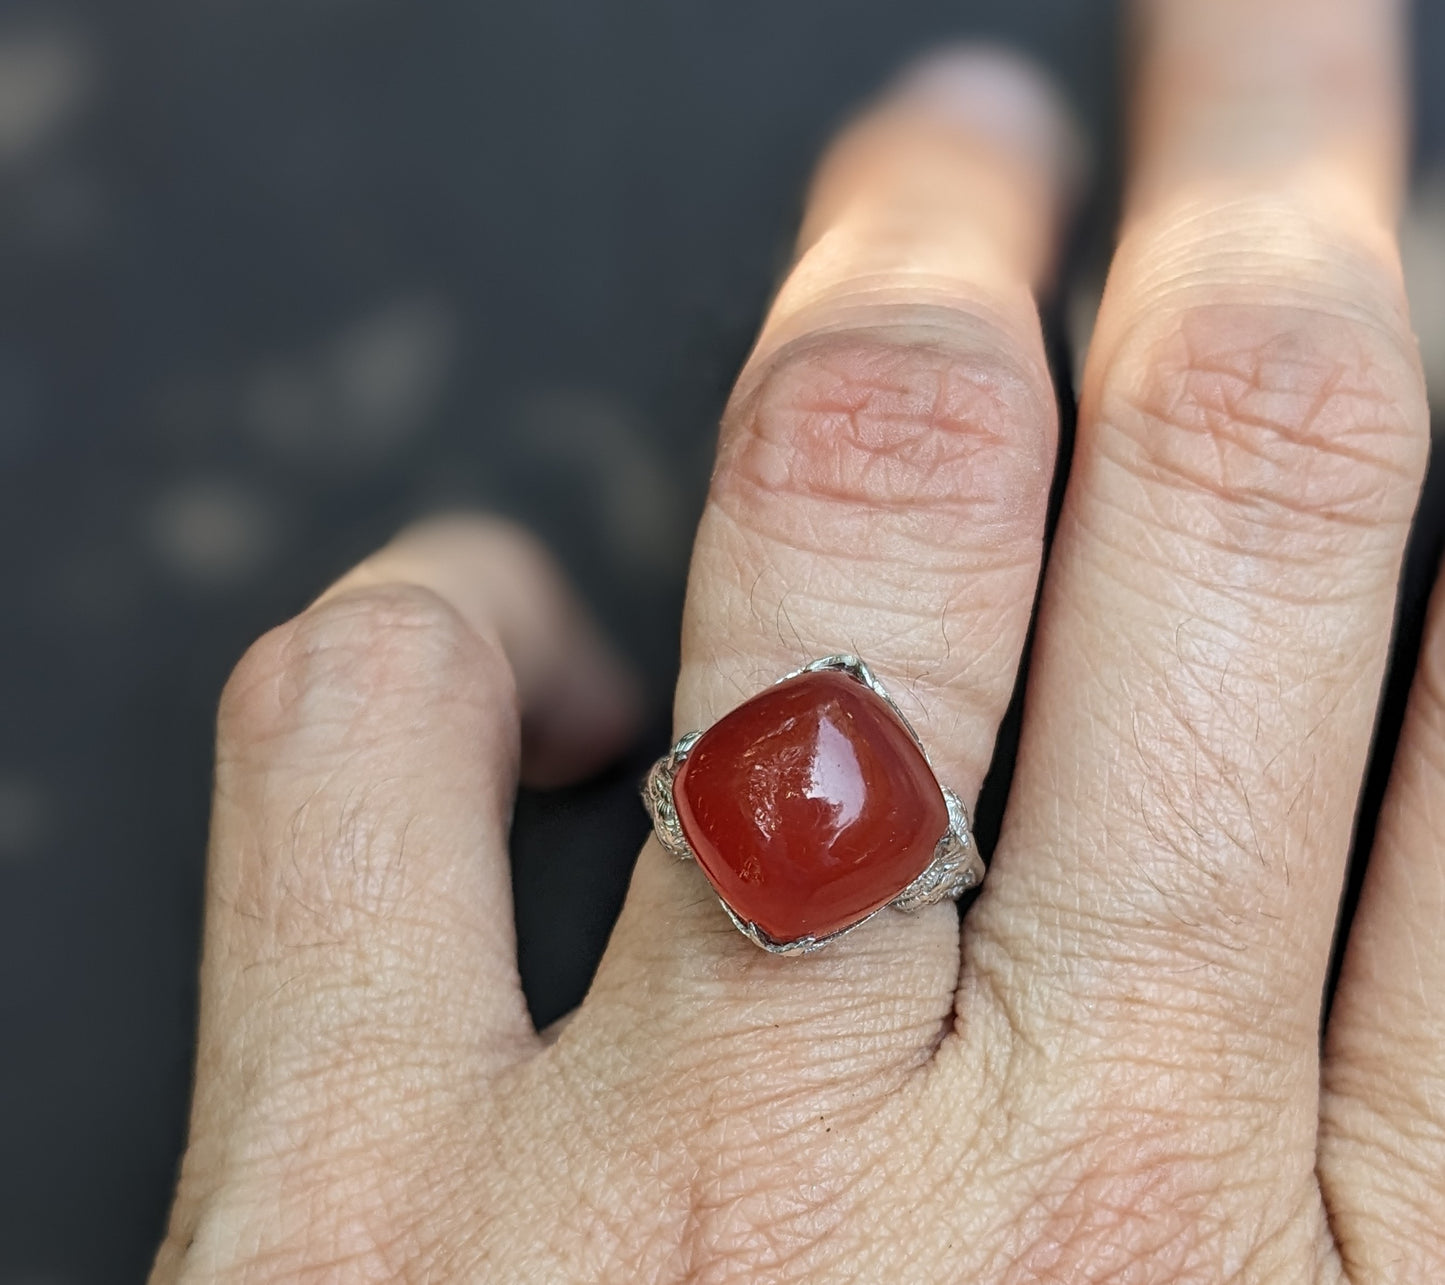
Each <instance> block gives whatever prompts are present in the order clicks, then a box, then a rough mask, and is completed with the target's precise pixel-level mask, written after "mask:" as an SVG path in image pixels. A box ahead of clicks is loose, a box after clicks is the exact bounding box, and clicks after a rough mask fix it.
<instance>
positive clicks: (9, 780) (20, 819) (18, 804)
mask: <svg viewBox="0 0 1445 1285" xmlns="http://www.w3.org/2000/svg"><path fill="white" fill-rule="evenodd" d="M53 815H54V810H53V809H52V808H51V806H50V800H49V798H48V797H47V795H46V791H45V789H44V787H43V786H42V785H41V784H40V783H39V782H38V781H36V780H33V779H32V778H30V777H24V776H12V775H9V774H7V773H0V862H6V863H8V862H18V861H26V860H29V859H30V858H32V857H35V856H37V855H39V850H40V848H41V847H42V846H43V845H44V843H45V841H46V839H47V838H48V837H49V833H50V829H51V821H52V819H53Z"/></svg>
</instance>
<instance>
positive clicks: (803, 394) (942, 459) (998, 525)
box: [714, 328, 1055, 543]
mask: <svg viewBox="0 0 1445 1285" xmlns="http://www.w3.org/2000/svg"><path fill="white" fill-rule="evenodd" d="M1054 425H1055V411H1054V405H1053V399H1052V394H1051V390H1050V388H1049V384H1048V380H1047V378H1046V376H1045V375H1044V374H1043V372H1042V370H1041V369H1040V368H1038V367H1037V363H1035V362H1033V361H1032V360H1030V359H1029V358H1028V356H1027V355H1026V354H1024V353H1022V352H1017V353H1015V352H1014V350H1013V345H1012V344H1011V343H1009V342H1005V341H1002V340H1001V339H997V338H989V337H982V338H980V337H978V336H974V337H972V338H971V341H970V342H968V343H960V342H959V341H958V339H957V337H956V336H948V337H946V338H940V337H939V336H938V334H937V333H936V332H932V333H924V332H919V331H915V330H909V331H902V330H898V331H894V330H890V329H888V328H875V329H868V330H857V331H844V332H838V333H834V334H828V335H813V336H810V337H807V338H805V339H803V340H799V341H797V342H795V343H793V344H790V345H788V346H787V347H785V348H784V349H783V350H782V351H781V352H780V353H779V354H777V355H776V356H775V357H773V358H772V359H771V360H770V361H769V362H768V364H767V365H766V367H765V368H764V369H763V370H762V371H761V372H760V373H759V374H758V376H757V377H756V378H755V379H751V380H749V381H748V385H747V388H746V391H742V392H740V394H739V395H738V396H737V397H736V398H735V399H734V403H733V405H732V406H731V407H730V408H729V412H728V416H727V421H726V428H725V432H724V442H723V447H722V451H721V454H720V463H719V470H718V475H717V479H716V481H715V485H714V494H715V496H717V497H718V498H719V499H720V500H721V501H722V502H723V503H724V504H725V505H726V506H727V507H728V509H729V511H730V512H731V513H732V515H733V516H735V517H737V518H739V519H740V520H741V521H742V523H743V524H744V525H746V526H749V527H753V528H756V527H758V525H759V524H760V523H768V522H773V521H778V520H782V519H784V518H785V517H786V515H785V514H783V513H782V512H781V510H782V509H783V508H784V507H785V506H780V505H778V504H776V503H775V501H776V499H777V498H778V497H779V496H787V497H789V499H791V500H793V501H794V502H795V503H794V504H792V505H789V506H786V508H787V509H788V510H789V511H790V512H791V513H793V514H801V518H800V520H801V521H802V522H804V523H806V524H808V526H809V527H810V529H812V530H814V531H817V530H818V529H819V528H820V527H822V528H825V529H827V530H828V532H829V534H836V531H837V528H838V526H839V525H840V524H842V525H844V526H846V525H847V524H848V523H849V522H850V521H856V520H857V516H858V514H859V513H860V512H862V513H865V514H867V515H868V517H869V518H870V519H877V518H880V517H883V518H887V519H889V520H893V521H896V522H898V523H901V524H905V525H908V524H921V525H923V526H926V527H929V528H932V529H933V530H934V536H933V539H934V540H935V541H936V542H939V543H944V542H949V541H951V540H952V538H953V536H954V535H955V534H957V532H958V530H959V528H960V526H963V525H965V524H966V529H967V531H968V532H969V535H970V537H971V539H972V540H975V541H976V540H977V539H978V537H979V535H980V533H981V532H982V533H985V534H987V533H988V532H990V531H991V532H994V533H996V535H997V537H998V539H999V540H1000V541H1003V542H1009V541H1013V540H1017V539H1020V538H1022V539H1026V540H1028V541H1029V542H1037V540H1038V539H1039V537H1040V534H1041V531H1042V525H1043V517H1044V509H1045V505H1046V502H1047V493H1048V488H1049V481H1050V475H1051V469H1052V462H1053V439H1054Z"/></svg>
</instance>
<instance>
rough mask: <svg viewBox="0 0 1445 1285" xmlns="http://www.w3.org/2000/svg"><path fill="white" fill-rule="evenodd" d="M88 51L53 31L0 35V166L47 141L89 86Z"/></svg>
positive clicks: (11, 161) (76, 107) (68, 116)
mask: <svg viewBox="0 0 1445 1285" xmlns="http://www.w3.org/2000/svg"><path fill="white" fill-rule="evenodd" d="M91 73H92V68H91V59H90V57H89V51H88V50H87V49H85V48H84V47H83V46H82V44H81V42H80V41H79V40H78V39H77V38H76V37H75V36H74V35H73V34H66V33H62V32H58V31H31V32H13V33H11V34H9V35H3V36H0V165H13V164H14V163H16V162H17V161H21V160H24V159H26V158H27V157H29V156H31V155H33V154H34V153H35V152H37V151H39V150H40V149H41V148H43V147H45V146H46V145H48V144H49V143H51V142H52V141H53V140H54V139H55V137H56V136H57V135H58V134H59V132H60V131H61V130H62V129H63V128H64V127H65V126H66V125H67V124H68V123H69V122H70V120H71V119H72V118H73V117H74V115H75V113H76V112H77V110H78V109H79V108H80V106H81V104H82V103H83V102H84V100H85V97H86V95H87V93H88V92H89V89H90V84H91V79H92V74H91Z"/></svg>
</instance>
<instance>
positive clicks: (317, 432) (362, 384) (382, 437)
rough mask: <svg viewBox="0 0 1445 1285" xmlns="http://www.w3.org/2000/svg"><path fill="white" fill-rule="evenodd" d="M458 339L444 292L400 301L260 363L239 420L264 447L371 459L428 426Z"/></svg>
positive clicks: (338, 459)
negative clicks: (307, 346) (302, 349)
mask: <svg viewBox="0 0 1445 1285" xmlns="http://www.w3.org/2000/svg"><path fill="white" fill-rule="evenodd" d="M455 348H456V327H455V323H454V321H453V318H452V315H451V313H450V311H449V310H448V309H447V308H446V307H445V306H444V305H443V304H442V303H441V302H440V301H439V300H436V299H433V298H412V299H407V300H403V301H401V302H399V303H395V304H392V305H390V306H388V307H385V308H382V309H380V310H378V311H376V312H374V313H372V314H370V315H369V316H365V317H362V318H361V319H360V320H358V321H356V322H353V323H352V324H350V325H349V326H347V327H346V328H345V329H343V330H342V331H341V332H340V333H338V334H336V335H335V336H333V337H332V338H331V339H330V340H328V341H326V342H324V343H323V344H321V345H320V346H319V348H318V350H317V351H315V352H313V353H310V354H305V355H302V356H299V357H293V358H289V359H283V360H275V361H271V362H269V363H267V364H265V365H264V366H262V367H261V368H260V369H259V370H257V371H256V372H255V373H254V374H253V375H252V376H251V378H250V379H249V381H248V382H247V385H246V387H245V389H244V392H243V395H242V416H243V420H244V422H245V424H246V427H247V428H248V430H249V431H250V432H251V434H252V435H253V436H254V437H255V439H256V440H257V441H258V442H260V443H261V444H262V445H263V446H265V447H266V448H267V449H268V450H271V451H274V452H276V453H278V454H281V455H286V456H290V457H291V458H293V459H314V460H318V461H321V462H323V463H325V464H326V465H327V466H328V467H336V466H342V467H346V466H353V467H354V466H356V465H357V464H370V463H375V462H377V461H379V460H382V459H385V458H387V457H388V456H389V455H390V454H391V453H392V452H393V451H394V450H395V449H397V448H398V447H399V446H401V445H402V444H403V443H404V442H406V441H407V440H409V439H410V438H411V437H413V436H414V435H415V434H416V433H417V432H419V431H421V430H422V429H424V428H425V427H426V425H427V423H428V421H429V420H430V419H431V417H432V415H433V414H434V413H435V411H436V407H437V404H438V402H439V401H440V399H441V397H442V394H443V393H444V392H445V390H446V384H447V380H448V378H449V376H450V373H451V368H452V360H453V355H454V352H455Z"/></svg>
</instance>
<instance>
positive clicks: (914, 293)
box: [564, 53, 1064, 1070]
mask: <svg viewBox="0 0 1445 1285" xmlns="http://www.w3.org/2000/svg"><path fill="white" fill-rule="evenodd" d="M985 90H986V91H987V92H985ZM980 102H986V103H990V104H991V105H992V108H993V109H995V110H999V109H1002V110H1001V115H1002V116H1003V118H1004V119H1005V120H1007V121H1008V122H1009V127H1008V129H1007V130H1005V131H1003V132H995V130H994V127H993V120H994V117H993V116H992V115H990V114H989V113H988V112H985V111H984V110H982V109H981V107H980V106H979V104H980ZM1063 151H1064V143H1063V128H1062V124H1061V118H1060V116H1059V114H1058V109H1057V108H1056V107H1055V106H1054V104H1053V100H1052V98H1051V97H1050V96H1049V94H1048V92H1047V90H1046V89H1044V88H1043V87H1042V86H1041V85H1040V84H1039V83H1038V81H1037V79H1036V78H1035V77H1034V76H1033V74H1032V73H1031V72H1029V71H1027V70H1025V69H1024V68H1022V67H1020V66H1017V65H1015V64H1013V63H1008V62H1003V61H1000V59H999V57H998V56H997V55H995V56H983V55H978V54H969V53H965V54H962V55H956V56H954V57H952V58H951V59H948V60H944V61H938V62H934V63H932V64H930V65H929V66H928V67H927V68H926V69H925V70H924V71H923V72H922V73H920V75H919V76H918V77H916V78H915V79H913V80H911V81H909V82H906V83H905V85H904V87H903V88H902V89H901V90H900V91H899V92H898V93H896V94H895V95H894V96H893V97H892V98H890V99H889V100H887V101H885V102H884V103H883V104H882V105H881V106H880V107H879V108H877V109H876V110H875V111H874V112H873V113H871V114H870V115H868V116H866V117H865V118H864V119H863V120H862V121H861V122H860V123H859V124H857V125H856V126H855V127H854V128H853V129H851V130H850V131H848V132H847V133H846V134H845V135H844V136H843V138H842V139H841V140H840V141H839V143H838V144H837V145H836V146H835V147H834V148H833V150H832V152H831V153H830V154H829V156H828V157H827V158H826V159H825V161H824V163H823V166H822V169H821V172H820V174H819V177H818V179H817V181H816V183H815V185H814V190H813V195H812V199H811V202H810V207H811V208H810V211H809V213H808V216H807V218H806V220H805V224H804V231H803V236H802V242H801V246H800V253H799V258H798V261H797V264H796V266H795V267H794V269H793V272H792V274H791V275H790V276H789V278H788V280H787V282H786V283H785V284H784V286H783V287H782V290H781V292H780V294H779V296H778V299H777V302H776V304H775V306H774V307H773V309H772V312H771V314H770V316H769V317H768V320H767V323H766V325H765V326H764V329H763V332H762V336H761V338H760V340H759V342H758V345H757V348H756V350H755V351H754V353H753V354H752V356H751V358H750V359H749V361H748V363H747V366H746V368H745V370H744V372H743V374H742V377H741V379H740V381H739V384H738V387H737V389H736V391H735V393H734V395H733V398H732V400H731V403H730V405H729V407H728V410H727V412H726V414H725V416H724V420H723V427H722V437H721V442H720V446H719V452H718V462H717V468H716V471H715V474H714V477H713V483H712V488H711V493H710V496H709V499H708V503H707V508H706V512H705V514H704V517H703V520H702V524H701V527H700V530H699V532H698V538H697V544H696V549H695V552H694V558H693V566H692V577H691V582H690V585H689V593H688V601H687V610H686V618H685V622H684V629H683V651H682V670H681V676H680V679H679V683H678V690H677V700H676V722H677V727H678V729H679V730H680V731H681V730H686V729H690V728H701V727H706V726H708V725H709V724H711V723H712V722H713V721H715V720H716V719H717V718H718V717H719V716H720V715H722V714H724V713H725V712H727V711H728V710H729V709H731V708H732V707H734V706H736V705H737V704H738V703H740V702H741V701H742V700H743V699H745V698H746V697H748V696H750V695H752V694H754V693H756V692H757V691H759V690H760V689H762V688H763V687H766V686H767V685H768V684H769V683H771V682H772V681H773V680H775V679H777V678H779V677H780V676H782V675H783V674H784V673H787V672H788V671H790V670H792V669H794V668H796V667H798V666H799V665H801V664H804V663H806V662H808V661H810V660H813V659H816V658H818V657H821V656H826V655H829V654H833V653H837V652H840V651H850V652H853V653H855V654H857V655H860V656H862V657H863V658H864V659H866V660H867V661H868V662H869V663H870V664H871V665H873V667H874V668H875V669H876V671H877V672H878V674H879V676H880V677H881V679H882V680H883V682H884V683H885V684H887V685H889V686H890V688H891V689H892V690H893V691H894V692H895V693H896V695H897V696H898V698H899V700H900V703H901V704H902V705H903V707H904V710H905V712H906V714H907V715H908V717H909V718H910V719H911V720H912V721H913V722H914V725H915V726H916V727H917V728H918V730H919V732H920V734H921V736H922V738H923V740H924V743H925V744H926V745H927V746H928V747H929V748H930V751H931V752H932V753H933V756H934V762H935V765H936V766H937V768H938V769H939V773H940V776H941V777H942V779H943V780H944V781H945V782H946V783H948V784H951V785H952V786H953V787H954V788H956V789H957V790H958V791H959V793H960V794H961V795H963V796H964V797H965V799H967V800H968V801H969V802H970V804H971V802H972V799H973V796H974V795H975V794H976V792H977V789H978V785H979V782H980V780H981V779H982V776H983V774H984V771H985V769H986V767H987V765H988V761H989V758H990V755H991V753H992V749H993V738H994V733H995V730H996V727H997V723H998V720H999V717H1000V715H1001V713H1002V711H1003V708H1004V706H1005V704H1006V702H1007V700H1008V696H1009V693H1010V690H1011V688H1012V685H1013V681H1014V676H1015V671H1016V667H1017V664H1018V658H1019V651H1020V648H1021V646H1022V643H1023V638H1024V633H1025V629H1026V627H1027V622H1028V618H1029V612H1030V606H1031V603H1032V600H1033V596H1034V590H1035V586H1036V579H1037V575H1038V567H1039V558H1040V547H1041V540H1042V533H1043V523H1044V511H1045V505H1046V499H1047V491H1048V487H1049V483H1050V477H1051V469H1052V463H1053V451H1054V439H1055V427H1056V425H1055V419H1056V416H1055V409H1054V403H1053V396H1052V390H1051V385H1050V381H1049V375H1048V371H1047V367H1046V363H1045V357H1044V351H1043V343H1042V339H1041V336H1040V329H1039V321H1038V316H1037V311H1036V307H1035V303H1034V297H1033V289H1034V287H1035V286H1036V285H1037V284H1038V283H1039V282H1041V281H1042V280H1044V279H1045V278H1046V277H1047V275H1048V272H1049V267H1050V261H1051V256H1052V252H1053V245H1054V240H1055V237H1056V232H1057V226H1056V225H1057V215H1058V211H1059V207H1060V203H1061V194H1060V191H1059V184H1060V181H1061V179H1060V175H1061V169H1062V163H1061V156H1062V154H1063ZM956 933H957V919H956V915H955V913H954V910H953V908H952V907H951V906H943V907H933V908H931V909H930V910H929V911H926V912H924V913H920V914H918V915H917V916H914V917H906V918H905V917H901V916H897V915H895V914H893V913H891V912H889V913H887V914H885V915H883V916H881V917H879V918H878V919H875V920H874V921H872V922H871V923H870V924H868V925H866V926H864V927H863V928H860V929H859V930H858V931H857V932H856V933H854V934H852V935H851V936H850V937H848V938H846V939H844V940H842V941H840V942H838V943H835V944H834V945H833V946H830V947H829V948H828V950H826V951H824V952H822V953H820V954H819V955H817V956H815V957H810V958H807V959H782V960H780V959H776V958H772V957H769V956H766V955H764V954H762V952H760V951H758V950H757V949H756V948H755V947H753V946H752V945H750V944H749V943H748V942H746V941H745V940H744V939H743V938H742V937H741V936H740V935H739V934H737V933H736V932H735V931H734V929H733V928H732V927H731V925H730V924H729V922H728V920H727V919H726V918H725V917H724V915H723V913H722V911H721V910H720V908H719V907H718V905H717V903H716V901H715V900H714V898H713V897H712V895H711V894H710V892H709V890H708V888H707V886H706V884H705V882H704V880H703V878H702V876H701V874H700V873H699V871H698V870H697V869H696V868H695V867H693V866H692V865H691V864H680V863H677V862H676V861H674V860H673V859H672V858H671V857H668V856H665V855H664V853H663V851H662V850H661V848H660V847H659V846H657V845H656V843H655V842H654V843H649V845H648V846H647V847H646V849H645V850H644V852H643V854H642V856H641V859H640V862H639V865H638V869H637V873H636V876H635V878H634V882H633V886H632V889H631V892H630V896H629V900H628V903H627V906H626V908H625V910H624V913H623V916H622V919H621V922H620V923H619V925H618V927H617V931H616V934H615V936H614V939H613V942H612V944H611V947H610V949H609V951H608V954H607V957H606V959H605V961H604V964H603V968H602V971H601V973H600V974H599V977H598V980H597V985H596V987H595V988H594V992H593V995H592V998H591V1001H590V1006H591V1007H592V1008H593V1010H594V1011H595V1012H600V1011H602V1009H603V1006H605V1005H606V1004H607V1003H609V1002H616V1003H622V1004H625V1005H630V1006H638V1005H641V1006H642V1007H644V1008H645V1009H646V1012H647V1013H648V1014H649V1018H648V1020H647V1022H646V1023H644V1024H643V1025H642V1027H641V1028H640V1033H639V1038H645V1039H647V1040H649V1041H651V1042H652V1044H653V1045H654V1046H655V1047H658V1048H662V1049H670V1048H675V1047H677V1046H678V1045H679V1044H680V1043H682V1042H683V1041H681V1040H679V1039H674V1038H671V1037H673V1036H676V1035H677V1032H678V1028H679V1027H680V1026H682V1025H686V1024H687V1023H696V1022H697V1021H698V1020H700V1018H701V1020H703V1021H708V1022H712V1023H714V1026H713V1027H712V1028H710V1029H711V1030H712V1032H713V1033H717V1026H718V1024H721V1023H725V1022H727V1021H734V1022H736V1021H752V1020H756V1014H754V1015H753V1016H752V1017H748V1016H747V1014H746V1012H745V1011H744V1008H743V1007H742V1006H741V1005H738V1004H734V1005H732V1006H731V1007H729V1006H725V1005H717V1004H709V1005H707V1006H706V1007H705V1008H703V1009H701V1010H700V1007H699V1004H698V996H699V991H705V992H706V993H707V994H709V995H711V994H714V993H715V990H714V988H715V986H716V984H717V979H718V977H719V975H720V974H719V970H724V971H723V972H722V974H721V975H722V976H724V977H726V978H727V979H728V981H727V984H726V985H725V986H724V988H723V992H722V995H723V997H724V998H733V999H738V1000H741V999H743V998H746V997H748V996H753V997H759V998H761V1000H762V1001H763V1002H764V1004H765V1005H766V1007H767V1009H768V1011H769V1012H771V1013H775V1014H781V1015H786V1014H787V1013H788V1012H789V1006H790V1005H794V1006H798V1007H799V1009H800V1012H807V1011H811V1012H812V1013H813V1014H814V1015H815V1017H814V1018H813V1019H811V1020H813V1021H814V1022H815V1023H816V1022H826V1021H828V1020H829V1017H828V1014H829V1013H832V1014H833V1015H834V1016H835V1017H836V1018H837V1019H838V1022H839V1023H840V1024H841V1025H840V1033H841V1034H843V1035H844V1036H845V1037H846V1038H845V1046H846V1047H852V1046H853V1045H858V1044H865V1043H868V1045H869V1047H870V1048H872V1049H874V1050H876V1051H877V1053H878V1055H879V1056H881V1057H887V1058H893V1057H898V1056H904V1057H909V1058H912V1057H915V1056H916V1049H917V1045H918V1043H919V1042H920V1041H922V1042H925V1043H926V1042H929V1041H932V1040H933V1039H934V1038H935V1037H936V1033H937V1030H938V1027H939V1023H940V1022H941V1021H943V1020H944V1019H945V1018H946V1015H947V1014H948V1012H949V1011H950V1010H951V1003H952V1001H951V995H952V991H953V987H954V984H955V981H956V976H957V936H956ZM829 987H832V989H831V990H830V989H829ZM780 1021H781V1019H780ZM781 1024H782V1025H786V1022H781ZM807 1027H808V1022H807V1021H803V1022H802V1023H801V1024H800V1027H799V1031H800V1032H801V1031H802V1030H803V1029H806V1028H807ZM814 1033H816V1031H814ZM694 1035H696V1031H695V1030H693V1029H691V1028H689V1036H688V1038H689V1040H691V1039H692V1036H694ZM801 1038H802V1039H804V1040H805V1041H806V1040H807V1039H808V1038H810V1037H808V1036H801ZM564 1040H565V1037H564ZM870 1041H871V1043H869V1042H870ZM694 1043H695V1042H694ZM707 1043H708V1042H707V1041H703V1044H704V1045H706V1044H707ZM712 1047H716V1044H715V1042H714V1043H713V1044H712ZM865 1060H866V1059H865ZM859 1069H860V1070H863V1069H864V1068H862V1067H861V1066H860V1068H859Z"/></svg>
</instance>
